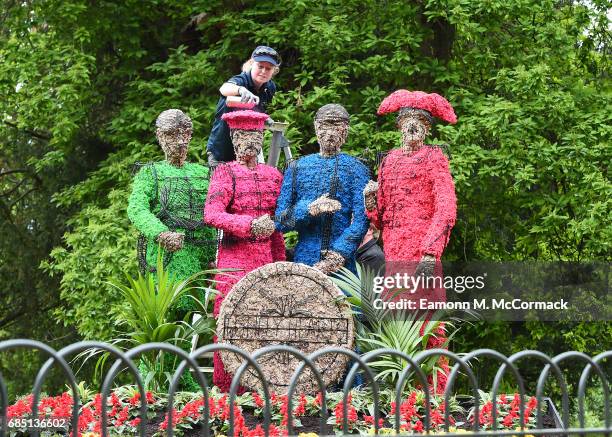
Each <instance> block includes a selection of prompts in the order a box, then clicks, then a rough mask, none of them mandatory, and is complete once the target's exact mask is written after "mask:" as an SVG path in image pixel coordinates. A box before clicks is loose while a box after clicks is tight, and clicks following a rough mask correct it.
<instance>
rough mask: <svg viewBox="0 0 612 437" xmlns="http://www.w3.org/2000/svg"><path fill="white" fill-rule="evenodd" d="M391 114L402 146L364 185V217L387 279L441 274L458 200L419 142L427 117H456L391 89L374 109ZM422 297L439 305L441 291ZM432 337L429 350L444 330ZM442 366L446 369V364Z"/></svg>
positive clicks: (428, 99) (443, 167)
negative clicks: (378, 241)
mask: <svg viewBox="0 0 612 437" xmlns="http://www.w3.org/2000/svg"><path fill="white" fill-rule="evenodd" d="M396 111H397V112H399V114H398V116H397V126H398V128H399V130H400V131H401V133H402V146H401V148H399V149H395V150H392V151H391V152H390V153H389V154H388V155H387V157H386V158H385V159H384V160H383V162H382V164H381V166H380V169H379V174H378V182H373V181H370V182H369V183H368V185H367V186H366V188H365V190H364V196H365V203H366V214H367V216H368V218H369V219H370V220H371V222H372V223H373V224H374V226H376V227H377V228H378V229H380V231H381V236H382V240H383V244H384V252H385V261H386V263H387V272H386V274H387V275H388V276H389V275H393V274H395V273H397V272H402V273H404V272H406V273H409V274H413V275H415V276H418V275H421V274H423V275H424V277H431V276H432V275H434V274H435V275H436V276H440V275H441V274H442V269H441V264H440V262H439V261H440V258H441V256H442V252H443V251H444V248H445V247H446V245H447V243H448V240H449V237H450V232H451V229H452V228H453V226H454V224H455V219H456V215H457V200H456V197H455V185H454V183H453V179H452V176H451V173H450V170H449V164H448V160H447V159H446V157H445V156H444V154H443V153H442V151H441V150H440V148H438V147H436V146H429V145H426V144H424V140H425V138H426V136H427V134H428V133H429V130H430V128H431V123H432V117H437V118H441V119H442V120H445V121H447V122H450V123H455V122H456V121H457V117H456V116H455V112H454V111H453V108H452V106H451V105H450V103H449V102H448V101H447V100H446V99H445V98H444V97H442V96H440V95H438V94H435V93H432V94H427V93H424V92H422V91H406V90H398V91H395V92H394V93H392V94H391V95H389V96H388V97H387V98H385V99H384V100H383V102H382V103H381V105H380V107H379V108H378V114H379V115H382V114H387V113H391V112H396ZM402 297H404V296H402ZM421 297H426V298H427V299H428V300H430V301H444V300H446V293H445V290H444V288H443V287H441V286H439V287H432V288H428V289H421V290H418V291H417V293H416V294H414V295H412V296H411V298H412V299H415V298H417V299H416V301H417V302H419V300H418V298H421ZM436 334H437V335H436V336H434V337H431V338H430V342H429V343H428V347H430V348H435V347H439V346H440V345H442V344H443V343H444V342H445V338H444V329H443V328H442V329H439V330H438V332H436ZM441 367H443V368H444V367H446V368H448V364H447V363H446V362H445V360H442V362H441ZM438 382H439V384H438V390H440V389H442V390H443V389H444V385H445V383H446V378H445V375H439V377H438Z"/></svg>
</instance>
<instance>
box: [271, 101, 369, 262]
mask: <svg viewBox="0 0 612 437" xmlns="http://www.w3.org/2000/svg"><path fill="white" fill-rule="evenodd" d="M314 124H315V132H316V134H317V139H318V140H319V145H320V153H317V154H312V155H308V156H305V157H303V158H301V159H299V160H297V161H294V162H292V163H291V164H290V165H289V166H288V167H287V170H286V171H285V176H284V179H283V186H282V188H281V194H280V196H279V198H278V201H277V207H276V223H277V229H279V230H280V231H282V232H288V231H292V230H296V231H297V232H298V243H297V246H296V248H295V256H294V261H295V262H299V263H303V264H307V265H309V266H313V267H315V268H318V269H319V270H321V271H323V272H324V273H333V272H335V271H337V270H338V269H340V268H341V267H342V266H346V267H347V268H349V269H350V270H352V271H355V252H356V251H357V248H358V247H359V244H360V243H361V241H362V239H363V237H364V235H365V234H366V232H367V230H368V226H369V223H368V219H367V217H366V215H365V206H364V200H363V189H364V187H365V186H366V184H367V183H368V180H369V177H370V172H369V170H368V168H367V167H366V166H365V165H363V164H362V163H361V162H360V161H359V160H358V159H357V158H354V157H352V156H350V155H347V154H345V153H340V148H341V147H342V145H343V144H344V143H345V142H346V137H347V135H348V127H349V115H348V112H347V111H346V109H344V108H343V107H342V106H341V105H337V104H329V105H325V106H323V107H321V108H320V109H319V110H318V111H317V114H316V116H315V123H314Z"/></svg>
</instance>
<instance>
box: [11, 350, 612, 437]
mask: <svg viewBox="0 0 612 437" xmlns="http://www.w3.org/2000/svg"><path fill="white" fill-rule="evenodd" d="M15 349H30V350H37V351H39V352H41V353H44V354H46V355H47V356H49V359H48V360H47V361H46V362H45V363H44V365H43V366H42V367H41V368H40V370H39V372H38V374H37V376H36V379H35V381H34V385H33V389H32V407H31V417H32V418H36V417H38V410H39V402H40V393H41V389H42V386H43V384H44V382H45V379H46V377H47V374H48V373H49V370H50V369H51V368H52V367H53V366H59V367H60V368H61V370H62V372H63V374H64V375H65V378H66V381H67V383H68V386H69V387H70V388H71V389H72V394H73V405H72V409H71V417H70V429H73V430H74V429H78V423H79V411H80V407H79V406H80V405H81V400H80V399H79V395H78V393H79V392H78V387H77V385H78V384H77V379H76V377H75V373H74V372H73V370H72V368H71V367H70V365H69V364H68V362H69V360H70V359H72V358H74V355H75V354H77V353H80V352H83V351H85V350H92V349H99V350H101V351H105V352H108V353H109V354H110V355H111V356H112V357H114V358H115V359H116V361H115V362H114V363H113V365H112V366H111V368H110V370H109V371H108V373H107V374H106V375H105V378H104V382H103V384H102V390H101V413H100V415H101V429H100V435H102V436H104V437H106V436H108V435H109V428H108V423H107V412H106V409H107V399H108V398H109V395H110V391H111V386H112V384H113V381H114V379H115V378H116V377H117V375H118V374H119V372H122V371H125V370H127V371H128V372H129V373H130V375H131V376H132V377H133V379H134V382H135V383H136V386H137V387H138V392H139V394H140V399H142V402H140V409H139V413H140V423H139V425H138V435H140V436H143V437H144V436H146V435H147V431H146V429H147V403H146V402H145V399H146V394H145V384H144V381H143V379H142V376H141V375H140V373H139V371H138V360H139V357H140V356H141V355H142V354H144V353H146V352H152V351H158V352H162V351H163V352H164V353H169V354H175V355H176V356H178V357H179V358H180V359H181V360H182V361H181V363H180V365H179V366H178V368H177V370H176V371H175V373H174V375H173V377H172V381H171V383H170V388H169V391H168V412H167V421H168V423H170V424H171V423H172V415H173V409H172V408H170V406H172V405H173V399H174V396H175V395H176V392H177V388H178V385H179V379H180V377H181V375H182V374H183V373H184V372H185V371H187V369H189V370H191V371H192V373H193V374H194V375H195V378H196V382H197V383H198V384H199V385H200V388H201V390H202V394H203V398H204V403H203V416H204V420H203V423H202V429H201V430H200V433H199V434H198V435H203V436H209V435H211V430H210V427H209V420H208V419H209V417H210V411H209V402H208V400H209V395H210V387H209V382H208V381H207V379H206V377H205V375H204V374H203V373H202V372H200V369H199V367H198V364H197V359H198V358H199V357H201V356H202V355H204V354H207V353H210V352H215V351H228V352H233V353H235V354H238V355H240V356H241V357H242V358H243V360H244V361H243V365H242V366H241V367H240V369H239V370H238V372H236V375H234V379H233V381H232V384H231V388H230V392H229V405H230V406H232V405H234V401H235V399H236V396H237V393H238V391H239V389H240V385H239V381H240V377H241V375H242V374H243V373H244V372H245V371H246V370H247V368H249V367H250V368H252V369H254V371H255V372H256V373H257V375H258V376H259V379H260V381H261V383H262V399H263V401H264V406H263V416H264V421H263V433H264V434H265V435H266V436H267V435H270V434H269V433H270V421H271V419H270V416H271V393H270V390H269V386H268V383H267V382H266V379H265V373H264V371H263V370H262V368H261V366H260V364H259V363H258V358H260V357H261V356H263V355H266V354H271V353H283V354H289V355H292V356H293V357H295V358H297V359H298V360H299V361H301V364H300V365H299V366H298V367H297V368H296V369H295V371H294V372H293V375H292V377H291V380H290V381H291V382H290V384H289V387H288V392H287V394H288V398H287V415H288V420H287V433H288V434H289V435H293V434H294V429H293V426H292V424H293V417H292V416H293V404H292V402H293V395H294V394H295V393H296V387H297V383H298V380H299V376H300V374H301V373H302V372H303V371H304V370H305V369H306V368H309V369H310V370H311V372H312V374H313V376H314V378H315V380H316V382H317V384H318V386H319V389H320V393H321V396H322V402H321V414H320V434H321V435H323V434H325V424H326V423H327V419H328V411H327V409H326V390H325V386H324V383H323V379H322V377H321V375H320V373H319V371H318V369H317V367H316V365H315V361H316V360H317V359H318V358H320V357H322V356H324V355H326V354H336V355H337V354H340V355H345V356H348V357H349V358H350V359H351V360H352V361H353V365H352V367H351V368H350V370H349V372H348V374H347V375H346V377H345V379H344V385H343V401H342V402H343V405H342V407H343V415H342V429H343V430H344V433H345V434H349V433H350V429H349V424H348V404H349V402H347V399H348V396H349V393H350V391H351V387H352V385H353V380H354V378H355V376H356V374H357V372H358V371H362V373H363V375H364V377H365V384H364V385H365V386H367V387H368V388H369V389H370V390H371V392H372V398H373V426H374V430H373V432H374V433H375V434H378V433H379V431H380V424H379V418H380V408H379V385H378V383H377V380H376V374H375V372H374V370H373V369H372V368H371V367H370V366H369V365H368V363H370V362H372V361H373V360H375V359H376V358H377V357H381V356H394V357H396V358H401V359H402V360H404V361H405V362H406V364H407V367H406V368H405V369H404V370H403V371H402V373H401V376H400V378H399V381H398V383H397V385H396V387H395V404H396V405H397V406H399V405H400V403H401V400H402V391H403V387H404V383H405V381H407V379H408V377H409V376H412V377H413V378H414V380H415V382H416V383H417V384H419V385H420V386H422V387H423V393H424V396H425V402H424V405H425V414H424V417H423V425H424V426H423V430H422V432H421V433H420V434H417V433H414V434H411V435H426V434H427V435H436V432H438V433H439V431H435V430H432V428H431V414H432V412H431V403H430V396H431V394H430V389H429V388H430V384H429V382H428V379H427V377H426V375H425V373H424V372H423V370H422V369H421V367H420V364H421V363H423V362H424V361H425V360H427V359H428V358H431V357H432V356H445V357H447V359H448V360H449V361H450V363H451V365H452V367H451V370H450V373H449V375H448V380H447V386H446V389H445V392H444V399H445V402H446V404H445V405H448V403H449V400H450V397H451V394H452V392H453V387H454V385H455V381H456V380H457V377H458V375H459V373H460V372H463V373H464V374H465V376H466V377H467V381H468V382H469V384H470V387H471V388H470V391H471V394H472V396H473V405H474V416H473V417H475V418H479V417H480V416H479V408H480V396H481V391H480V390H483V391H484V392H487V393H490V394H491V395H490V396H491V398H492V399H494V400H496V399H497V395H498V393H499V389H500V384H501V383H502V380H503V379H504V375H505V374H506V373H509V374H510V375H511V377H512V378H513V379H514V381H515V383H516V386H517V387H518V393H519V397H520V404H519V417H520V422H519V423H524V417H525V409H526V405H525V396H526V395H527V393H526V391H525V383H524V379H523V376H522V375H521V373H520V370H519V367H518V366H517V363H518V362H519V361H523V360H526V359H532V360H537V362H540V363H542V367H541V371H540V373H539V378H538V380H537V387H536V393H535V398H536V400H537V406H538V407H537V412H536V428H535V429H533V428H532V429H526V428H523V427H521V428H520V429H517V430H503V431H502V430H499V429H498V428H499V426H500V423H499V412H498V406H497V402H492V411H491V413H490V414H491V416H492V421H493V423H492V425H491V428H488V429H486V430H482V429H481V428H480V420H473V424H472V425H471V427H472V433H473V434H474V435H500V436H502V435H516V436H520V435H534V436H535V435H571V434H578V435H587V434H601V435H606V436H608V435H610V433H612V427H611V423H612V421H611V417H610V416H611V415H610V392H609V383H608V376H609V375H606V372H605V371H604V370H603V367H602V365H603V364H604V361H605V360H607V359H609V358H610V357H612V351H607V352H604V353H602V354H599V355H597V356H595V357H589V356H588V355H586V354H584V353H582V352H574V351H572V352H564V353H562V354H559V355H557V356H554V357H549V356H547V355H545V354H544V353H542V352H539V351H537V350H526V351H521V352H519V353H516V354H514V355H512V356H509V357H506V356H505V355H503V354H501V353H499V352H497V351H495V350H492V349H478V350H475V351H473V352H470V353H468V354H461V355H457V354H455V353H452V352H449V351H448V350H445V349H431V350H426V351H423V352H421V353H419V354H417V355H416V356H413V357H410V356H408V355H406V354H404V353H402V352H401V351H397V350H393V349H379V350H375V351H372V352H369V353H367V354H365V355H358V354H356V353H355V352H354V351H352V350H348V349H343V348H337V347H328V348H323V349H320V350H318V351H316V352H314V353H312V354H310V355H304V354H303V353H302V352H300V351H299V350H297V349H295V348H292V347H290V346H286V345H276V346H268V347H265V348H262V349H260V350H258V351H256V352H255V353H253V354H250V355H249V354H248V353H246V352H245V351H243V350H241V349H239V348H237V347H235V346H231V345H227V344H211V345H208V346H204V347H201V348H199V349H197V350H195V351H194V352H192V353H191V354H188V353H187V352H185V351H183V350H181V349H179V348H177V347H175V346H172V345H170V344H168V343H149V344H145V345H141V346H138V347H135V348H133V349H131V350H128V351H125V352H124V351H120V350H119V349H117V348H115V347H114V346H112V345H110V344H107V343H102V342H94V341H84V342H79V343H75V344H71V345H69V346H67V347H64V348H63V349H61V350H58V351H57V350H54V349H52V348H50V347H49V346H47V345H45V344H43V343H40V342H37V341H34V340H26V339H24V340H8V341H3V342H0V354H2V353H7V352H9V351H11V350H15ZM485 359H488V360H494V361H495V362H497V363H499V367H498V370H497V373H496V374H495V377H494V380H493V384H492V386H491V387H486V388H484V387H479V386H478V382H477V381H478V380H477V377H476V375H475V373H474V371H473V369H472V366H471V364H473V362H475V361H482V360H485ZM571 361H573V362H579V363H582V364H583V365H584V368H583V370H582V373H581V376H580V379H579V381H576V382H577V383H578V388H577V393H576V395H577V400H578V415H577V416H578V422H579V425H580V427H579V428H570V427H569V426H570V419H569V417H570V396H571V395H570V393H569V392H568V385H567V382H566V379H565V375H564V373H563V371H562V366H563V365H565V364H567V363H568V362H571ZM551 372H552V373H553V374H554V375H553V376H554V378H555V379H556V382H557V386H558V387H559V389H560V391H561V418H560V419H561V420H560V423H557V424H556V427H554V428H544V426H543V409H542V407H541V406H542V405H544V404H545V403H546V402H550V400H548V401H547V400H546V398H545V397H544V388H545V384H546V382H547V381H548V380H549V376H550V373H551ZM3 375H6V373H4V374H3V373H0V413H1V414H0V416H1V422H2V423H1V429H0V430H1V433H0V435H1V436H8V435H10V434H9V433H10V432H11V431H14V430H13V429H12V428H11V426H10V418H9V417H8V415H7V409H8V406H9V405H8V399H9V397H8V393H7V388H6V381H5V379H4V376H3ZM592 376H595V377H596V379H598V380H599V381H600V383H601V387H602V389H603V398H604V411H603V416H604V422H603V426H601V427H591V428H587V427H585V402H584V400H585V394H586V390H587V388H588V386H589V383H591V384H592V381H594V380H595V379H592V378H591V377H592ZM550 406H551V407H552V409H553V410H555V407H554V406H553V405H550ZM555 411H556V410H555ZM449 414H450V413H449V409H448V408H445V410H444V427H443V430H444V434H445V435H455V433H453V432H449V429H450V418H449ZM234 416H235V411H234V408H231V407H230V408H229V430H228V432H227V435H228V436H233V435H238V434H237V433H235V429H234V428H235V426H234V422H235V420H234ZM393 422H394V423H393ZM391 426H392V428H393V431H394V432H395V433H397V434H400V433H402V429H401V427H400V409H399V408H396V409H395V413H394V415H393V421H392V423H391ZM42 431H43V430H42V428H36V427H34V428H32V429H30V430H29V435H32V436H39V435H41V432H42ZM430 431H431V432H430ZM64 434H65V435H73V434H72V433H70V432H69V431H68V430H65V431H64ZM462 434H465V431H463V432H462ZM165 435H167V436H173V435H174V431H173V427H172V426H168V427H167V430H166V434H165Z"/></svg>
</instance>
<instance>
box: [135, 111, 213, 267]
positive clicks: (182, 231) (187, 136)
mask: <svg viewBox="0 0 612 437" xmlns="http://www.w3.org/2000/svg"><path fill="white" fill-rule="evenodd" d="M155 125H156V127H157V131H156V134H157V140H158V142H159V144H160V146H161V148H162V150H163V151H164V153H165V155H166V159H165V160H164V161H159V162H154V163H149V164H146V165H144V166H143V167H142V168H141V169H140V171H139V172H138V173H137V174H136V176H135V178H134V185H133V189H132V193H131V195H130V199H129V204H128V208H127V213H128V217H129V219H130V220H131V222H132V223H133V224H134V226H136V228H137V229H138V230H139V231H140V232H141V238H140V241H139V263H140V267H141V271H142V272H143V273H144V272H146V271H149V272H154V271H155V267H154V266H155V265H156V259H157V251H158V245H161V247H162V248H163V249H165V254H164V263H165V264H166V267H167V269H168V271H170V272H171V273H172V274H174V275H175V276H176V277H177V278H179V279H184V278H187V277H189V276H191V275H193V274H194V273H197V272H199V271H201V270H203V269H205V268H207V267H208V264H209V263H210V262H212V261H214V257H215V241H216V231H215V230H214V229H212V228H209V227H208V226H206V225H205V224H204V222H203V220H202V210H203V208H204V202H205V200H206V193H207V191H208V179H209V174H208V168H207V167H205V166H202V165H200V164H194V163H191V162H186V158H187V149H188V146H189V142H190V140H191V134H192V123H191V119H190V118H189V117H188V116H187V115H186V114H185V113H183V112H182V111H180V110H178V109H168V110H167V111H164V112H162V113H161V114H160V115H159V117H158V118H157V121H156V122H155Z"/></svg>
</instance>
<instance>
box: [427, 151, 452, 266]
mask: <svg viewBox="0 0 612 437" xmlns="http://www.w3.org/2000/svg"><path fill="white" fill-rule="evenodd" d="M430 175H431V180H432V182H433V186H432V194H433V196H434V214H433V217H432V218H431V223H430V225H429V228H428V230H427V233H426V234H425V238H423V240H422V241H423V243H422V244H423V246H422V253H423V254H425V255H433V256H435V257H436V258H437V259H440V257H441V256H442V252H443V251H444V248H445V247H446V244H447V242H448V238H449V236H450V231H451V229H452V227H453V226H454V225H455V219H456V217H457V198H456V197H455V184H454V183H453V179H452V176H451V173H450V170H449V165H448V160H447V159H446V157H445V156H444V154H443V153H442V152H441V151H440V150H439V149H435V155H434V158H433V159H432V161H431V170H430Z"/></svg>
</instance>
